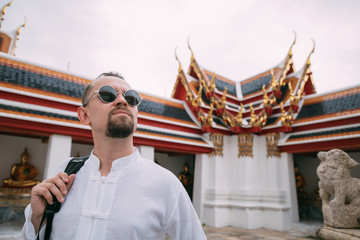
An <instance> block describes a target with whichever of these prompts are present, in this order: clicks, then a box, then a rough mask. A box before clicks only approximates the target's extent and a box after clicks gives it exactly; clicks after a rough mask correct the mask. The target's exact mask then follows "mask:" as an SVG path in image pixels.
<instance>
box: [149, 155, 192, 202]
mask: <svg viewBox="0 0 360 240" xmlns="http://www.w3.org/2000/svg"><path fill="white" fill-rule="evenodd" d="M155 162H156V163H157V164H159V165H160V166H162V167H164V168H166V169H168V170H170V171H171V172H172V173H174V174H175V176H176V177H177V178H179V180H180V181H181V182H182V183H183V185H184V187H185V189H186V191H187V193H188V194H189V197H190V199H191V200H192V197H193V185H194V168H195V155H194V154H183V153H164V152H155Z"/></svg>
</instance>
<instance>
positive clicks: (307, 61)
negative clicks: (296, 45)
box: [306, 39, 315, 66]
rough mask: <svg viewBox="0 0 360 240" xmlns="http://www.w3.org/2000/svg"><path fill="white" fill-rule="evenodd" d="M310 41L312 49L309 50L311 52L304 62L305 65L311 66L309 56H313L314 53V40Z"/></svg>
mask: <svg viewBox="0 0 360 240" xmlns="http://www.w3.org/2000/svg"><path fill="white" fill-rule="evenodd" d="M311 40H312V41H313V49H312V50H311V52H310V54H309V56H308V58H307V60H306V65H309V66H310V65H311V63H310V56H311V54H313V53H314V51H315V41H314V39H311Z"/></svg>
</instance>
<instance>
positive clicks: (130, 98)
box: [124, 90, 141, 107]
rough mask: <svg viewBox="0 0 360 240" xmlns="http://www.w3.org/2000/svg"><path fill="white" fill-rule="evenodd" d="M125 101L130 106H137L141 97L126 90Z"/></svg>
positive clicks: (132, 91) (135, 92)
mask: <svg viewBox="0 0 360 240" xmlns="http://www.w3.org/2000/svg"><path fill="white" fill-rule="evenodd" d="M124 97H125V100H126V102H127V103H128V104H129V105H130V106H133V107H134V106H137V105H138V104H139V103H140V101H141V97H140V95H139V93H138V92H137V91H135V90H128V91H126V92H125V96H124Z"/></svg>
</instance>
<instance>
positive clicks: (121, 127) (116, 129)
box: [105, 112, 134, 138]
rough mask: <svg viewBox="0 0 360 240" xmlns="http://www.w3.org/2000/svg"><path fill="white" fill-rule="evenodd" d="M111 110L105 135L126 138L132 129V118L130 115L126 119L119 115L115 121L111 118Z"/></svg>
mask: <svg viewBox="0 0 360 240" xmlns="http://www.w3.org/2000/svg"><path fill="white" fill-rule="evenodd" d="M111 116H112V112H110V113H109V117H108V123H107V128H106V132H105V135H106V136H107V137H111V138H127V137H128V136H130V134H131V133H133V131H134V119H133V117H132V115H131V116H130V118H131V121H128V119H127V117H126V116H121V118H120V119H119V120H117V121H114V120H112V119H111Z"/></svg>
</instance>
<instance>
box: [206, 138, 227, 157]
mask: <svg viewBox="0 0 360 240" xmlns="http://www.w3.org/2000/svg"><path fill="white" fill-rule="evenodd" d="M210 141H211V142H212V143H213V144H214V149H213V150H212V152H211V153H209V157H211V156H221V157H222V156H223V144H224V134H221V133H211V134H210Z"/></svg>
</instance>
